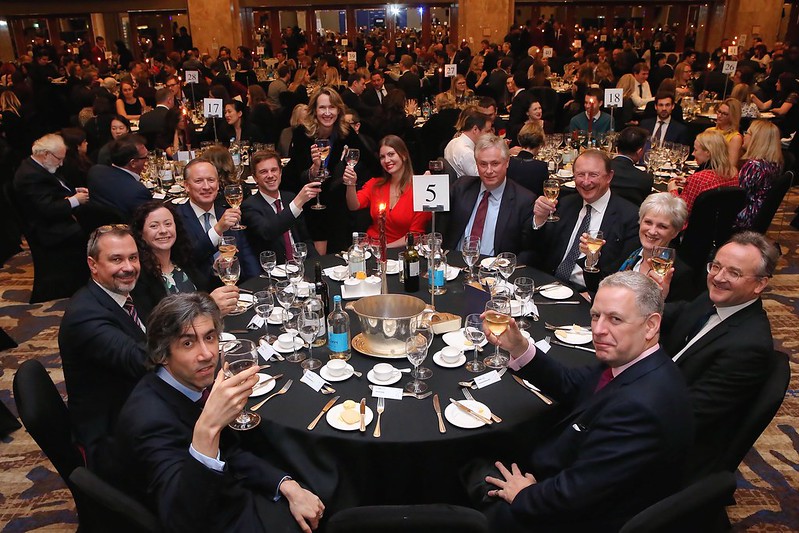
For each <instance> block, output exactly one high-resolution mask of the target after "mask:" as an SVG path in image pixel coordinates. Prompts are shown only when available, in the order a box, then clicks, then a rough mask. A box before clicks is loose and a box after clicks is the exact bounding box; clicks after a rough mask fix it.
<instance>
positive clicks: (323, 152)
mask: <svg viewBox="0 0 799 533" xmlns="http://www.w3.org/2000/svg"><path fill="white" fill-rule="evenodd" d="M314 142H315V143H316V147H317V148H318V149H319V155H320V157H321V158H322V164H321V165H319V170H318V171H317V173H316V175H315V176H312V179H313V180H314V181H317V182H319V183H322V182H324V181H325V180H326V179H327V177H328V172H327V157H328V156H329V155H330V139H316V141H314ZM319 196H321V195H318V196H317V197H316V203H315V204H313V205H312V206H311V209H314V210H321V209H327V206H326V205H322V203H321V200H320V199H319Z"/></svg>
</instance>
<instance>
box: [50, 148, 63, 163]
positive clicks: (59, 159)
mask: <svg viewBox="0 0 799 533" xmlns="http://www.w3.org/2000/svg"><path fill="white" fill-rule="evenodd" d="M47 153H48V154H50V155H51V156H53V157H55V158H56V159H58V162H59V163H60V162H61V161H63V160H64V157H66V156H67V155H66V154H64V157H58V156H57V155H55V154H54V153H53V152H51V151H49V150H48V151H47Z"/></svg>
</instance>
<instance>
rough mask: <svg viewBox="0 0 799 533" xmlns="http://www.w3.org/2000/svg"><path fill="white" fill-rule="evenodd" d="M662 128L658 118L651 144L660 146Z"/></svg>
mask: <svg viewBox="0 0 799 533" xmlns="http://www.w3.org/2000/svg"><path fill="white" fill-rule="evenodd" d="M662 129H663V121H662V120H658V127H657V128H656V129H655V135H654V136H653V137H652V144H653V145H657V146H660V134H661V130H662Z"/></svg>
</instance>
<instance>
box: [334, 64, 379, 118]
mask: <svg viewBox="0 0 799 533" xmlns="http://www.w3.org/2000/svg"><path fill="white" fill-rule="evenodd" d="M365 90H366V76H364V75H363V74H361V73H360V72H356V73H355V74H351V75H350V77H349V79H348V80H347V89H346V90H345V91H344V92H343V93H342V94H341V99H342V100H343V101H344V105H346V106H347V107H348V108H350V109H354V110H355V111H357V112H358V114H359V115H360V116H361V117H364V118H367V117H370V116H372V114H373V113H374V109H373V108H370V107H368V106H367V105H366V103H365V102H364V101H363V93H364V91H365ZM373 92H374V91H373Z"/></svg>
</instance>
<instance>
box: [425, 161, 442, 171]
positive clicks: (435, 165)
mask: <svg viewBox="0 0 799 533" xmlns="http://www.w3.org/2000/svg"><path fill="white" fill-rule="evenodd" d="M427 168H428V169H429V170H430V174H441V173H442V172H444V162H443V161H440V160H438V159H431V160H430V162H429V163H427Z"/></svg>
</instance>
